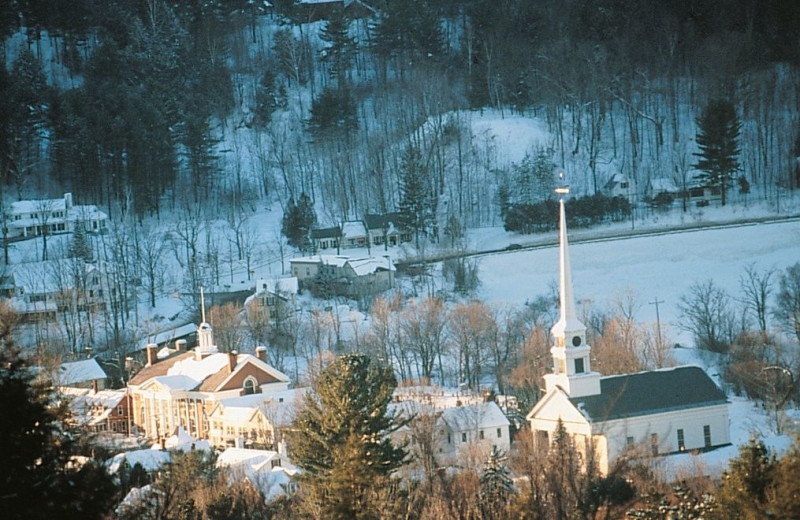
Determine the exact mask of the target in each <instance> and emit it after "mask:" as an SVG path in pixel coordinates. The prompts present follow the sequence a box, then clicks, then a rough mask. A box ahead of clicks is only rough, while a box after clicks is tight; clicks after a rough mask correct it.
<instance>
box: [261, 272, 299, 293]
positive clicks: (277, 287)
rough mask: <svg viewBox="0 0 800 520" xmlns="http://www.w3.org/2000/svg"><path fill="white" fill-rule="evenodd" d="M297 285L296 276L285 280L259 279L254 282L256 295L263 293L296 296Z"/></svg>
mask: <svg viewBox="0 0 800 520" xmlns="http://www.w3.org/2000/svg"><path fill="white" fill-rule="evenodd" d="M298 288H299V284H298V281H297V277H296V276H289V277H286V278H273V279H267V280H265V279H260V280H258V282H256V290H255V293H256V294H260V293H262V292H264V291H266V292H270V293H273V294H297V291H298Z"/></svg>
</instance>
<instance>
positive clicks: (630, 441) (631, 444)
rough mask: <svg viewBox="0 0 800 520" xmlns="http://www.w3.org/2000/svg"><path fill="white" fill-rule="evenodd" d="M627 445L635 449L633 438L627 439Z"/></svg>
mask: <svg viewBox="0 0 800 520" xmlns="http://www.w3.org/2000/svg"><path fill="white" fill-rule="evenodd" d="M625 444H626V445H627V446H628V447H629V448H632V447H633V437H627V438H626V439H625Z"/></svg>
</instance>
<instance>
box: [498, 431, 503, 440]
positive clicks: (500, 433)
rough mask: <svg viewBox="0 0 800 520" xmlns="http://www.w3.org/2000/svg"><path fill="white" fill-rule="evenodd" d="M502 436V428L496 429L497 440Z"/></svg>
mask: <svg viewBox="0 0 800 520" xmlns="http://www.w3.org/2000/svg"><path fill="white" fill-rule="evenodd" d="M502 436H503V429H502V428H498V429H497V438H498V439H499V438H500V437H502Z"/></svg>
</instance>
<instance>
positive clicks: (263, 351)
mask: <svg viewBox="0 0 800 520" xmlns="http://www.w3.org/2000/svg"><path fill="white" fill-rule="evenodd" d="M256 357H257V358H258V359H260V360H261V361H263V362H264V363H266V362H267V347H264V346H259V347H256Z"/></svg>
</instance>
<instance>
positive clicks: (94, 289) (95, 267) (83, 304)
mask: <svg viewBox="0 0 800 520" xmlns="http://www.w3.org/2000/svg"><path fill="white" fill-rule="evenodd" d="M3 273H4V274H3V276H2V279H0V283H2V285H1V286H0V288H2V290H3V292H4V293H5V295H6V296H7V297H8V298H9V299H10V302H11V306H12V307H13V308H14V310H15V311H16V312H17V313H19V314H20V315H21V316H22V318H23V319H27V320H35V319H39V318H43V317H47V316H54V315H55V313H56V312H57V311H62V310H66V309H73V310H77V311H84V310H88V309H97V310H102V309H103V308H105V302H106V296H107V295H106V294H105V293H104V289H103V288H104V286H106V285H107V284H106V279H105V266H104V264H103V263H102V262H93V263H89V262H85V261H83V260H81V259H78V258H64V259H59V260H47V261H44V262H27V263H22V264H13V265H10V266H6V268H5V269H4V270H3Z"/></svg>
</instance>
